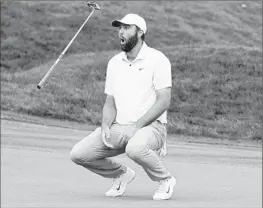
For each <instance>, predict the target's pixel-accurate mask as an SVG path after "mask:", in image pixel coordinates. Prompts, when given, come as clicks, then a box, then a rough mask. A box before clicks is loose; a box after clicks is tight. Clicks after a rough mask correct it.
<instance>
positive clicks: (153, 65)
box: [105, 43, 172, 124]
mask: <svg viewBox="0 0 263 208" xmlns="http://www.w3.org/2000/svg"><path fill="white" fill-rule="evenodd" d="M171 86H172V76H171V63H170V61H169V59H168V58H167V57H166V56H165V55H164V54H163V53H162V52H160V51H158V50H156V49H153V48H150V47H148V46H147V45H146V43H143V45H142V48H141V50H140V52H139V54H138V55H137V57H136V59H135V60H133V61H132V62H130V61H128V59H127V56H126V53H125V52H121V53H119V54H117V55H115V56H114V57H113V58H112V59H111V60H110V61H109V63H108V67H107V76H106V84H105V93H106V94H108V95H112V96H114V99H115V104H116V108H117V116H116V122H117V123H119V124H132V123H135V122H136V121H137V120H138V119H140V118H141V117H142V116H143V115H144V114H145V113H147V111H148V110H149V109H150V108H151V107H152V105H153V104H154V102H155V100H156V90H159V89H162V88H166V87H171ZM157 120H159V121H161V122H162V123H167V112H164V113H163V114H162V115H161V116H160V117H159V118H158V119H157Z"/></svg>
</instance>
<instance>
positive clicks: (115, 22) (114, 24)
mask: <svg viewBox="0 0 263 208" xmlns="http://www.w3.org/2000/svg"><path fill="white" fill-rule="evenodd" d="M121 24H123V23H122V22H121V21H120V20H113V21H112V22H111V25H112V26H113V27H120V26H121Z"/></svg>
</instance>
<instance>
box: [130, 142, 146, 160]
mask: <svg viewBox="0 0 263 208" xmlns="http://www.w3.org/2000/svg"><path fill="white" fill-rule="evenodd" d="M145 150H146V147H145V145H141V144H131V143H130V144H129V143H128V144H127V146H126V154H127V156H128V157H129V158H131V159H132V160H140V159H141V158H142V157H143V155H144V152H145Z"/></svg>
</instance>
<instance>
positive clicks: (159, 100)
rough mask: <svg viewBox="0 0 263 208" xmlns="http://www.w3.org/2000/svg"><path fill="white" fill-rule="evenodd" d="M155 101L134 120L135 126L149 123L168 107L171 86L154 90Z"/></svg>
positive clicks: (138, 126) (139, 126)
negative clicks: (143, 113)
mask: <svg viewBox="0 0 263 208" xmlns="http://www.w3.org/2000/svg"><path fill="white" fill-rule="evenodd" d="M156 95H157V97H156V101H155V103H154V104H153V106H152V107H151V108H150V110H149V111H148V112H147V113H146V114H145V115H144V116H143V117H141V118H140V119H139V120H138V121H137V122H136V127H137V128H142V127H144V126H147V125H149V124H150V123H152V122H153V121H155V120H156V119H157V118H158V117H160V116H161V115H162V114H163V113H164V112H165V111H166V110H168V109H169V107H170V103H171V87H167V88H163V89H160V90H157V91H156Z"/></svg>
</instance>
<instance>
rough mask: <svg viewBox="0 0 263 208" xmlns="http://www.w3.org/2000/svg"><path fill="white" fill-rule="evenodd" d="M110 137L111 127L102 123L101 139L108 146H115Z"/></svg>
mask: <svg viewBox="0 0 263 208" xmlns="http://www.w3.org/2000/svg"><path fill="white" fill-rule="evenodd" d="M109 138H110V128H109V127H108V126H107V125H104V124H102V125H101V139H102V141H103V143H104V144H105V145H106V146H107V147H109V148H113V145H112V144H110V143H108V139H109Z"/></svg>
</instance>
